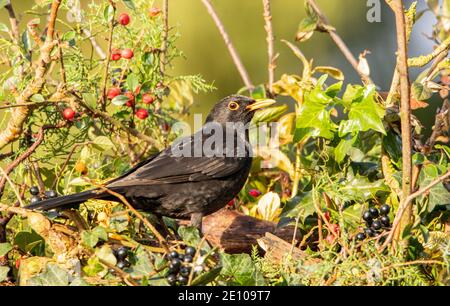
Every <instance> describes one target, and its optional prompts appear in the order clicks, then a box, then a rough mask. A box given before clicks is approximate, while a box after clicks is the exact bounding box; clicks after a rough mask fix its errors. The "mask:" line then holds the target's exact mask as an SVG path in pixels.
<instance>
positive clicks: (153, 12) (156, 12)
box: [149, 7, 161, 17]
mask: <svg viewBox="0 0 450 306" xmlns="http://www.w3.org/2000/svg"><path fill="white" fill-rule="evenodd" d="M160 13H161V9H160V8H159V7H152V8H151V9H150V11H149V14H150V16H151V17H155V16H158V15H159V14H160Z"/></svg>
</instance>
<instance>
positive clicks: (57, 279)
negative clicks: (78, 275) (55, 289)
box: [27, 263, 69, 286]
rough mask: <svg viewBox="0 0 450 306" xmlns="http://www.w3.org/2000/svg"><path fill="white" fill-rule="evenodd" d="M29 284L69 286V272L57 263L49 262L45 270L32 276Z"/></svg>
mask: <svg viewBox="0 0 450 306" xmlns="http://www.w3.org/2000/svg"><path fill="white" fill-rule="evenodd" d="M27 285H29V286H67V285H69V273H68V272H67V271H66V270H64V269H62V268H60V267H59V266H58V265H57V264H54V263H48V264H47V266H46V268H45V272H43V273H40V274H38V275H36V276H33V277H32V278H30V279H29V280H28V282H27Z"/></svg>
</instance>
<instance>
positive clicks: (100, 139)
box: [92, 136, 114, 151]
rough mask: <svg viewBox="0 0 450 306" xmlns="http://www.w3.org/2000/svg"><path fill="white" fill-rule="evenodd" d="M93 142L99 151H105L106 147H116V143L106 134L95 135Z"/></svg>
mask: <svg viewBox="0 0 450 306" xmlns="http://www.w3.org/2000/svg"><path fill="white" fill-rule="evenodd" d="M92 144H93V146H94V147H95V148H96V149H97V150H99V151H105V150H106V149H109V148H113V147H114V143H113V142H112V141H111V139H109V138H108V137H106V136H97V137H95V139H94V140H93V141H92Z"/></svg>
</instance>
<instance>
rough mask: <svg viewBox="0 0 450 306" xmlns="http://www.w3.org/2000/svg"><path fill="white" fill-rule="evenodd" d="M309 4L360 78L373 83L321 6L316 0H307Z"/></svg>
mask: <svg viewBox="0 0 450 306" xmlns="http://www.w3.org/2000/svg"><path fill="white" fill-rule="evenodd" d="M306 1H307V2H308V4H309V5H310V6H311V8H312V9H313V10H314V12H315V13H316V14H317V16H318V17H319V20H320V22H321V23H322V25H323V28H324V29H326V31H327V32H328V34H329V35H330V37H331V39H332V40H333V41H334V43H335V44H336V46H337V47H338V48H339V50H340V51H341V52H342V54H343V55H344V57H345V58H346V59H347V61H348V62H349V63H350V65H352V67H353V69H355V71H356V72H357V73H358V75H359V76H360V78H361V79H362V80H363V82H364V83H366V84H373V81H372V79H371V78H370V77H369V76H368V75H366V74H364V73H363V72H362V71H361V70H360V69H359V67H358V61H357V60H356V58H355V57H354V56H353V54H352V52H351V51H350V49H349V48H348V47H347V45H346V44H345V42H344V41H343V40H342V38H341V37H340V36H339V35H338V34H337V32H336V30H335V29H334V28H333V27H332V26H331V25H330V23H329V21H328V18H327V17H326V16H325V15H324V14H323V12H322V11H321V10H320V7H319V6H318V5H317V3H316V2H315V1H314V0H306Z"/></svg>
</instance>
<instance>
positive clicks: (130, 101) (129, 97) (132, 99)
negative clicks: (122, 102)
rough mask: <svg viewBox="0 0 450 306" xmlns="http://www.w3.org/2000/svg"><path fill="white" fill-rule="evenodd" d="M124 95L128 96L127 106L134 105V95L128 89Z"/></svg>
mask: <svg viewBox="0 0 450 306" xmlns="http://www.w3.org/2000/svg"><path fill="white" fill-rule="evenodd" d="M124 96H126V97H128V101H127V103H126V106H129V107H131V106H133V105H134V95H133V94H132V93H131V92H130V91H127V92H126V93H124Z"/></svg>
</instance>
